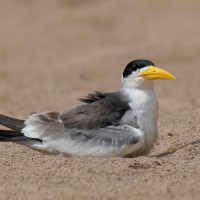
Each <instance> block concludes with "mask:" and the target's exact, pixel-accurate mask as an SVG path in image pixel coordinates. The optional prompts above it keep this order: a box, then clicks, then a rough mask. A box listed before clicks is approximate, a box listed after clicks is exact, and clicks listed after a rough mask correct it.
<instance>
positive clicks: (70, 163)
mask: <svg viewBox="0 0 200 200" xmlns="http://www.w3.org/2000/svg"><path fill="white" fill-rule="evenodd" d="M199 10H200V1H197V0H196V1H195V0H190V1H188V0H173V1H156V0H151V1H139V0H135V1H131V0H126V1H122V0H121V1H120V0H101V1H92V0H85V1H81V0H57V1H53V0H33V1H25V0H7V1H3V0H1V1H0V77H1V79H0V105H1V109H0V111H1V113H2V114H6V115H11V116H13V117H17V118H22V119H23V118H25V117H26V116H27V115H29V114H31V113H34V112H41V111H46V110H57V111H64V110H67V109H69V108H72V107H74V106H77V105H80V103H79V102H78V101H77V98H79V97H82V96H85V95H86V94H87V93H89V92H92V91H94V90H99V91H117V90H119V88H120V77H121V73H122V71H123V69H124V67H125V65H126V64H127V63H128V62H129V61H131V60H134V59H138V58H146V59H150V60H152V61H153V62H154V63H155V64H156V65H157V66H158V67H161V68H164V69H166V70H168V71H170V72H171V73H172V74H174V75H175V76H176V78H177V80H176V81H171V80H167V81H157V83H156V92H157V94H158V98H159V102H160V118H159V121H158V126H159V141H158V142H157V144H156V145H155V149H154V150H153V151H152V152H151V153H150V154H149V155H148V156H144V157H143V156H142V157H138V158H134V159H124V158H63V157H55V156H48V155H43V154H40V153H38V152H35V151H32V150H30V149H28V148H26V147H22V146H20V145H16V144H13V143H0V152H1V154H0V169H1V173H0V199H4V200H6V199H13V200H14V199H20V200H21V199H26V200H29V199H31V200H39V199H99V200H102V199H110V200H114V199H119V200H124V199H140V200H142V199H165V200H168V199H170V200H171V199H181V200H182V199H183V200H186V199H193V200H194V199H200V115H199V114H200V89H199V87H200V78H199V77H200V75H199V74H200V24H199V22H200V12H199Z"/></svg>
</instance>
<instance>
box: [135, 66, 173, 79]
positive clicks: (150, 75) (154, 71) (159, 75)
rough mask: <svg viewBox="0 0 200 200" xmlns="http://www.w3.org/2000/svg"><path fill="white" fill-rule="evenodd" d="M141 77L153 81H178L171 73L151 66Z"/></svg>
mask: <svg viewBox="0 0 200 200" xmlns="http://www.w3.org/2000/svg"><path fill="white" fill-rule="evenodd" d="M139 77H144V78H145V80H153V79H176V78H175V77H174V76H173V75H171V74H170V73H169V72H167V71H165V70H163V69H159V68H157V67H153V66H150V67H149V68H148V69H147V70H146V71H144V72H142V73H141V74H140V75H139Z"/></svg>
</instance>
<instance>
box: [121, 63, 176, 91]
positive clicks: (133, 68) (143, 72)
mask: <svg viewBox="0 0 200 200" xmlns="http://www.w3.org/2000/svg"><path fill="white" fill-rule="evenodd" d="M155 79H175V77H174V76H172V75H171V74H170V73H168V72H167V71H165V70H162V69H159V68H157V67H155V66H154V64H153V63H152V62H151V61H149V60H134V61H132V62H130V63H129V64H128V65H127V66H126V68H125V69H124V72H123V75H122V88H123V89H153V88H154V80H155Z"/></svg>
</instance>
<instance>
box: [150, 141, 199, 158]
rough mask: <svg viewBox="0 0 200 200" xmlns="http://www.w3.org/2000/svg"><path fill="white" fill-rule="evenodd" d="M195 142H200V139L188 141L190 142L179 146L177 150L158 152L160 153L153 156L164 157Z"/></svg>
mask: <svg viewBox="0 0 200 200" xmlns="http://www.w3.org/2000/svg"><path fill="white" fill-rule="evenodd" d="M194 144H200V140H195V141H193V142H190V143H188V144H186V145H184V146H181V147H179V148H177V149H175V150H173V151H169V152H164V153H161V154H158V155H153V156H152V157H156V158H162V157H164V156H168V155H171V154H173V153H175V152H177V151H179V150H181V149H183V148H185V147H187V146H189V145H194Z"/></svg>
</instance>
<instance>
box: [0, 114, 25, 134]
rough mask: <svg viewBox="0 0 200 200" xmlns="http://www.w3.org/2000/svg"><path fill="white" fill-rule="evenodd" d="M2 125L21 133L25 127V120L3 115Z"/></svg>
mask: <svg viewBox="0 0 200 200" xmlns="http://www.w3.org/2000/svg"><path fill="white" fill-rule="evenodd" d="M0 124H1V125H3V126H5V127H7V128H10V129H12V130H15V131H18V132H21V130H22V129H23V128H24V126H25V125H24V120H20V119H15V118H12V117H7V116H5V115H1V114H0Z"/></svg>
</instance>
